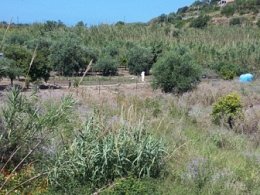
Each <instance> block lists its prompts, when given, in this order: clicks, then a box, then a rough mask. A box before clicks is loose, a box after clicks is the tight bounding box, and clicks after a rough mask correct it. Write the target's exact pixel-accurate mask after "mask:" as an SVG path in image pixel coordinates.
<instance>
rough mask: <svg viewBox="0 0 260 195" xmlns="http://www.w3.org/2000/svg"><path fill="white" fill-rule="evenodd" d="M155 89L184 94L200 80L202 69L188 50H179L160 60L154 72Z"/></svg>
mask: <svg viewBox="0 0 260 195" xmlns="http://www.w3.org/2000/svg"><path fill="white" fill-rule="evenodd" d="M152 72H153V76H154V79H153V87H154V88H160V89H162V91H164V92H167V93H168V92H174V93H183V92H186V91H188V90H191V89H192V88H193V87H195V86H196V84H197V83H198V81H199V80H200V68H199V66H198V65H196V64H195V63H194V61H193V60H192V58H191V56H190V53H189V52H188V51H187V50H186V48H177V49H175V50H173V51H171V52H169V53H167V54H165V55H164V56H163V57H162V58H160V59H159V60H158V62H157V63H156V64H155V66H154V68H153V70H152Z"/></svg>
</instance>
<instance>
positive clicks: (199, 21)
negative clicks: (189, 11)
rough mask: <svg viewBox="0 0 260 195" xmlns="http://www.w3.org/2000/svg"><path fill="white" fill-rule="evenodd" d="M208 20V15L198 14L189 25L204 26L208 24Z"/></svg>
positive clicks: (194, 26)
mask: <svg viewBox="0 0 260 195" xmlns="http://www.w3.org/2000/svg"><path fill="white" fill-rule="evenodd" d="M209 20H210V17H209V16H207V15H206V16H203V15H200V16H199V17H198V18H195V19H193V20H192V21H191V23H190V27H193V28H205V27H206V26H207V25H208V22H209Z"/></svg>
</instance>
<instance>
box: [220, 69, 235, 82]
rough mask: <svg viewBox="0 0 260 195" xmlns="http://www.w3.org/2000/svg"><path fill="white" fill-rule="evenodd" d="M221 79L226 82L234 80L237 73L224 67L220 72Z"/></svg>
mask: <svg viewBox="0 0 260 195" xmlns="http://www.w3.org/2000/svg"><path fill="white" fill-rule="evenodd" d="M219 73H220V75H221V77H222V78H223V79H225V80H232V79H234V77H235V76H236V72H235V71H234V70H232V69H230V67H228V66H223V67H222V68H221V69H220V71H219Z"/></svg>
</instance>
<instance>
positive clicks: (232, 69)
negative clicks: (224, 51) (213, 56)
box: [212, 61, 247, 80]
mask: <svg viewBox="0 0 260 195" xmlns="http://www.w3.org/2000/svg"><path fill="white" fill-rule="evenodd" d="M212 68H213V69H214V70H216V71H217V73H218V74H219V75H220V76H221V78H223V79H225V80H232V79H234V77H235V76H239V75H240V74H241V73H243V72H246V71H247V70H246V68H244V67H240V66H239V65H237V64H231V63H229V62H222V61H220V62H217V63H215V64H213V65H212Z"/></svg>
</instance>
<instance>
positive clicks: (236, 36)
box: [0, 0, 260, 194]
mask: <svg viewBox="0 0 260 195" xmlns="http://www.w3.org/2000/svg"><path fill="white" fill-rule="evenodd" d="M259 5H260V4H259V1H256V0H248V1H238V0H237V1H236V2H235V3H233V4H228V5H227V6H225V7H223V8H220V7H219V6H218V5H217V1H196V2H195V3H194V4H192V5H191V6H190V7H188V6H186V7H183V8H180V9H179V10H178V11H177V13H170V14H168V15H166V14H162V15H161V16H159V17H158V18H155V19H153V20H151V21H150V22H149V23H145V24H143V23H133V24H127V23H124V22H120V21H119V22H118V23H116V24H115V25H105V24H103V25H98V26H87V25H85V24H84V23H83V22H79V23H78V24H76V25H75V26H72V27H68V26H66V25H65V24H63V23H62V22H61V21H58V22H55V21H47V22H45V23H43V24H41V23H34V24H30V25H23V24H19V25H18V24H11V26H10V28H9V27H8V24H7V23H5V22H2V23H1V26H0V40H3V41H2V42H1V45H0V49H1V50H0V53H3V54H4V56H3V57H1V56H0V57H1V58H0V78H3V77H6V78H9V79H10V81H11V82H10V83H11V85H13V84H14V86H15V83H16V82H17V81H16V79H18V78H19V79H20V80H24V81H22V82H25V84H26V85H28V88H29V82H35V84H37V83H39V82H40V80H44V81H46V82H47V81H48V79H49V78H50V77H51V71H53V72H52V74H55V75H59V76H64V77H60V80H61V81H65V80H66V81H67V78H65V76H66V77H70V78H69V80H70V81H73V86H74V87H75V88H77V89H73V88H70V89H68V90H66V89H62V90H60V91H59V90H58V91H55V90H53V91H51V90H48V91H47V92H46V91H45V92H46V93H43V92H42V91H40V92H39V91H38V92H37V90H35V92H33V93H31V92H30V91H26V90H25V89H24V88H23V87H15V88H11V87H7V90H10V89H11V90H10V91H1V96H0V101H1V104H0V109H1V112H0V147H1V150H0V194H2V193H9V194H12V193H15V194H26V193H32V194H64V193H65V194H91V193H95V194H258V193H259V191H260V188H259V183H260V177H259V175H260V171H259V170H260V166H259V146H260V142H259V137H260V135H259V130H260V123H259V116H260V109H259V102H260V96H259V93H260V91H259V80H258V79H257V76H258V75H259V73H260V72H259V70H260V68H259V64H260V57H259V53H260V41H259V37H260V32H259V30H258V27H257V25H258V26H259V20H258V21H257V18H254V17H252V19H251V18H250V19H248V18H246V17H247V16H246V14H249V15H250V14H251V15H252V16H255V14H256V13H257V12H258V10H259ZM215 14H216V15H217V16H220V18H221V19H223V18H224V20H225V22H224V25H220V24H218V23H217V24H218V26H216V25H215V24H214V20H215V19H216V18H214V16H215ZM238 14H240V15H241V16H238ZM209 16H210V17H209ZM223 16H225V17H223ZM253 20H254V21H253ZM225 24H226V25H225ZM7 28H8V31H6V29H7ZM5 32H7V33H5ZM90 62H93V64H92V63H90ZM88 64H91V67H87V65H88ZM86 68H90V69H89V70H88V71H90V73H91V72H92V73H93V72H95V74H96V75H98V74H100V75H102V76H104V77H101V76H100V77H98V76H95V77H93V76H88V75H87V76H86V77H85V78H84V79H83V78H82V79H83V80H81V79H80V77H81V76H82V75H84V73H85V71H86ZM122 69H123V70H124V71H129V73H130V74H133V75H140V73H141V72H142V71H145V72H146V75H148V74H151V77H149V79H147V80H146V82H144V83H142V84H138V77H133V76H131V77H130V78H131V81H129V78H128V77H127V79H126V83H127V85H124V84H122V83H123V80H124V79H125V77H112V76H117V75H118V74H120V70H122ZM246 72H252V73H253V74H254V75H255V76H256V79H255V80H254V82H253V83H252V84H245V85H243V84H240V83H238V82H237V80H235V78H236V77H237V76H239V75H240V74H242V73H246ZM215 74H217V75H215ZM201 75H204V77H205V78H206V79H207V78H208V79H207V80H206V81H205V80H203V79H202V78H201ZM107 76H111V77H107ZM212 77H213V78H215V80H211V79H210V78H212ZM150 78H151V80H152V85H153V87H154V90H153V91H152V90H151V89H150ZM110 80H114V83H116V85H112V86H101V84H100V83H101V82H102V81H110ZM81 81H82V82H81ZM84 81H89V82H90V83H91V84H94V85H96V86H94V87H93V86H91V87H88V86H85V87H81V86H80V85H81V84H82V83H83V84H85V83H84ZM121 81H122V82H121ZM1 82H2V81H1ZM124 82H125V80H124ZM20 83H21V82H20ZM108 83H109V82H108ZM130 83H134V84H130ZM70 85H71V83H70ZM101 88H102V89H101ZM156 89H160V90H156ZM97 91H98V92H97ZM161 91H162V92H167V93H172V94H170V95H169V94H164V93H162V92H161ZM56 93H62V94H71V95H72V96H73V98H72V96H64V97H63V98H61V100H57V98H55V94H56ZM46 94H49V96H50V97H51V99H48V98H47V99H46ZM56 95H57V94H56ZM59 95H61V94H59Z"/></svg>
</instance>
